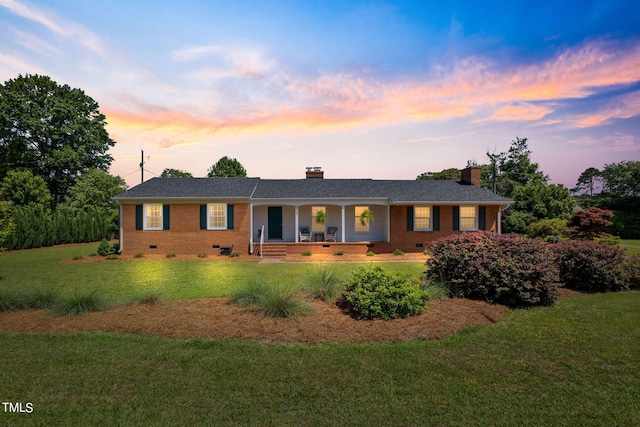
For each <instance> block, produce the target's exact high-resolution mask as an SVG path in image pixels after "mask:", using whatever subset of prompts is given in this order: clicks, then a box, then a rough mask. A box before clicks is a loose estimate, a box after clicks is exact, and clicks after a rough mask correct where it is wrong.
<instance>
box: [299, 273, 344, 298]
mask: <svg viewBox="0 0 640 427" xmlns="http://www.w3.org/2000/svg"><path fill="white" fill-rule="evenodd" d="M305 289H306V290H307V292H309V294H310V295H311V296H312V297H313V298H317V299H321V300H323V301H328V300H332V299H334V298H335V297H337V296H338V295H340V292H342V286H341V284H340V280H339V279H338V276H337V274H336V268H335V266H332V265H325V266H323V267H314V269H313V271H312V272H311V274H310V275H309V278H308V279H307V281H306V283H305Z"/></svg>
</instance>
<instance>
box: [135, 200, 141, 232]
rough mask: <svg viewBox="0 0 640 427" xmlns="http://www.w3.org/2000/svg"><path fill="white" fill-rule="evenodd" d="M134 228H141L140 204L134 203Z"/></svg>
mask: <svg viewBox="0 0 640 427" xmlns="http://www.w3.org/2000/svg"><path fill="white" fill-rule="evenodd" d="M136 230H142V205H136Z"/></svg>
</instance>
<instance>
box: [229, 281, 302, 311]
mask: <svg viewBox="0 0 640 427" xmlns="http://www.w3.org/2000/svg"><path fill="white" fill-rule="evenodd" d="M231 302H232V303H234V304H238V305H240V306H243V307H249V308H250V309H252V310H255V311H258V312H261V313H262V314H264V315H265V316H268V317H294V316H298V315H301V314H310V313H311V308H310V306H309V304H308V303H307V301H306V300H305V299H304V298H303V297H301V296H300V295H299V293H298V292H297V290H296V289H292V288H290V287H286V286H283V285H278V284H273V283H270V282H269V281H267V280H265V279H262V278H258V279H253V280H250V281H249V282H247V284H246V285H245V286H244V287H242V288H240V289H239V290H238V291H237V292H236V293H235V294H234V296H233V297H232V298H231Z"/></svg>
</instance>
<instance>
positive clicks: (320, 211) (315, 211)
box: [311, 206, 327, 233]
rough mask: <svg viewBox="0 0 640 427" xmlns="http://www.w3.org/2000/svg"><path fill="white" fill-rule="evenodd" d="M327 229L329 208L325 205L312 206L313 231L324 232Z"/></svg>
mask: <svg viewBox="0 0 640 427" xmlns="http://www.w3.org/2000/svg"><path fill="white" fill-rule="evenodd" d="M326 229H327V209H326V208H325V207H324V206H312V207H311V231H312V232H314V233H324V232H325V230H326Z"/></svg>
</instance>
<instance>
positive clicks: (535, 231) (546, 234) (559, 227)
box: [527, 218, 570, 242]
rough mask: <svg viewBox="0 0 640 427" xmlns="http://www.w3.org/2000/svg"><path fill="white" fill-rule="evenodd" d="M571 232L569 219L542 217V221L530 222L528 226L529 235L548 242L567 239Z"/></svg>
mask: <svg viewBox="0 0 640 427" xmlns="http://www.w3.org/2000/svg"><path fill="white" fill-rule="evenodd" d="M569 232H570V230H569V227H567V221H565V220H564V219H560V218H551V219H541V220H540V221H536V222H534V223H531V224H529V227H527V235H528V236H529V237H535V238H537V239H542V240H545V241H547V242H549V241H556V242H558V241H560V240H563V239H566V238H567V236H568V235H569Z"/></svg>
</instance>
